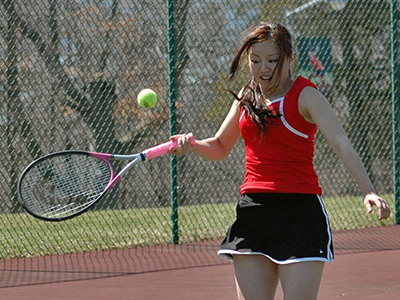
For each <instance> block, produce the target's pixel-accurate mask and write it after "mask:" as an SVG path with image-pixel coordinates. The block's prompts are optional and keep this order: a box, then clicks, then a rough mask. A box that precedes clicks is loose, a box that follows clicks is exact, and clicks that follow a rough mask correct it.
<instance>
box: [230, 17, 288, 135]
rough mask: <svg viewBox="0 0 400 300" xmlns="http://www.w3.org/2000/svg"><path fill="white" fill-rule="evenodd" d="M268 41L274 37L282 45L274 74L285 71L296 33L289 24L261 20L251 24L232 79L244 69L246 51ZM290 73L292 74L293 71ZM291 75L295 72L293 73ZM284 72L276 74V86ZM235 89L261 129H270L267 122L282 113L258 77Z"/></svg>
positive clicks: (233, 62) (232, 70)
mask: <svg viewBox="0 0 400 300" xmlns="http://www.w3.org/2000/svg"><path fill="white" fill-rule="evenodd" d="M265 41H272V42H274V43H276V44H277V46H278V48H279V60H278V65H277V66H276V69H275V70H274V74H275V73H277V75H280V73H281V72H282V68H283V65H284V63H285V59H287V58H289V57H290V56H291V55H292V53H294V49H293V46H292V37H291V35H290V33H289V31H288V30H287V29H286V27H285V26H283V25H281V24H279V23H276V22H260V23H257V24H255V25H253V26H251V27H250V28H249V29H248V30H247V34H246V36H245V38H244V40H243V42H242V44H241V46H240V47H239V50H238V52H237V53H236V56H235V57H234V59H233V61H232V63H231V66H230V71H229V80H232V79H233V78H234V77H235V76H236V75H237V73H238V71H239V69H240V62H241V60H242V58H243V56H244V55H245V54H248V51H249V50H250V48H251V47H252V46H253V45H254V44H256V43H261V42H265ZM289 75H290V74H289ZM290 76H291V75H290ZM279 78H280V76H273V78H272V80H273V81H272V86H278V84H279V83H280V82H279V80H280V79H279ZM229 92H230V93H232V94H233V95H234V96H235V98H236V99H237V100H238V101H239V103H240V106H241V107H244V108H245V109H246V110H247V112H248V113H249V114H250V117H251V119H252V120H253V122H255V123H256V124H257V126H258V127H259V129H260V132H261V133H262V134H263V136H264V135H265V134H266V132H267V128H266V123H267V124H268V123H269V124H271V123H273V120H271V118H278V117H279V113H278V112H275V111H273V110H272V109H271V108H270V107H269V106H268V105H267V103H266V102H265V99H264V98H263V93H262V91H261V88H260V86H259V85H258V84H257V83H256V82H255V81H254V78H252V79H250V80H249V81H248V82H247V83H246V84H245V86H244V87H243V89H242V90H241V92H240V93H239V95H237V94H236V93H234V92H232V91H229Z"/></svg>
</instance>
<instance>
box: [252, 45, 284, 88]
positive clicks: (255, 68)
mask: <svg viewBox="0 0 400 300" xmlns="http://www.w3.org/2000/svg"><path fill="white" fill-rule="evenodd" d="M279 55H280V51H279V47H278V45H277V44H276V43H274V42H271V41H265V42H261V43H256V44H254V45H253V46H252V47H251V48H250V49H249V54H248V60H249V66H250V70H251V73H252V75H253V78H254V80H255V81H256V83H258V84H259V85H260V87H261V89H262V91H263V92H264V93H265V92H267V91H268V90H271V89H276V88H278V89H279V85H280V84H283V83H284V82H285V81H286V79H287V78H289V69H290V62H289V59H287V58H284V59H285V62H284V64H283V68H282V71H281V72H279V71H278V70H277V71H276V72H275V70H276V67H277V66H278V62H279ZM276 85H278V86H276Z"/></svg>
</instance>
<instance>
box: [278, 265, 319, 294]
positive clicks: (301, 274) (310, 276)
mask: <svg viewBox="0 0 400 300" xmlns="http://www.w3.org/2000/svg"><path fill="white" fill-rule="evenodd" d="M323 269H324V263H323V262H319V261H311V262H299V263H293V264H288V265H280V266H279V277H280V280H281V284H282V289H283V293H284V296H285V300H294V299H295V300H303V299H304V300H313V299H317V296H318V290H319V285H320V283H321V277H322V271H323Z"/></svg>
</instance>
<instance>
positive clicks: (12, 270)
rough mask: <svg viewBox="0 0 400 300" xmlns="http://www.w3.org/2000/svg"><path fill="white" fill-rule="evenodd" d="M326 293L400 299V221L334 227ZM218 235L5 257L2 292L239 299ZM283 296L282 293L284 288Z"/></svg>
mask: <svg viewBox="0 0 400 300" xmlns="http://www.w3.org/2000/svg"><path fill="white" fill-rule="evenodd" d="M334 245H335V254H336V257H335V260H334V262H333V263H330V264H326V267H325V270H324V276H323V278H322V283H321V289H320V296H319V299H329V300H330V299H332V300H334V299H366V300H368V299H385V300H399V299H400V226H394V225H393V226H385V227H379V228H370V229H357V230H347V231H338V232H334ZM217 247H218V241H215V242H204V243H199V244H195V245H176V246H174V245H167V246H157V247H153V248H145V249H124V250H113V251H105V252H98V253H80V254H65V255H56V256H46V257H35V258H24V259H12V260H2V261H0V299H165V300H170V299H171V300H175V299H180V300H181V299H188V300H189V299H190V300H200V299H201V300H204V299H213V300H228V299H229V300H232V299H236V291H235V284H234V279H233V268H232V266H231V265H229V264H227V263H226V262H225V261H224V260H222V259H221V258H218V257H217V256H216V254H215V252H216V250H217ZM276 299H278V300H281V299H283V297H282V291H281V290H280V289H279V290H278V293H277V297H276Z"/></svg>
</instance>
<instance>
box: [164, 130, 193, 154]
mask: <svg viewBox="0 0 400 300" xmlns="http://www.w3.org/2000/svg"><path fill="white" fill-rule="evenodd" d="M170 140H171V141H172V142H176V146H175V147H171V148H169V151H168V154H169V155H176V154H177V155H183V154H186V153H190V152H192V151H193V145H192V143H193V142H192V138H191V136H190V135H189V134H177V135H173V136H171V137H170Z"/></svg>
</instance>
